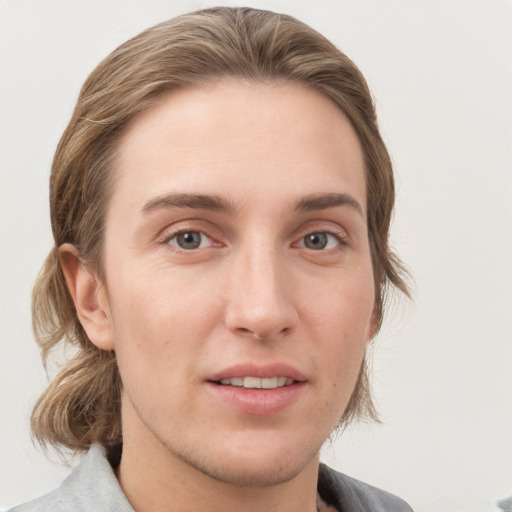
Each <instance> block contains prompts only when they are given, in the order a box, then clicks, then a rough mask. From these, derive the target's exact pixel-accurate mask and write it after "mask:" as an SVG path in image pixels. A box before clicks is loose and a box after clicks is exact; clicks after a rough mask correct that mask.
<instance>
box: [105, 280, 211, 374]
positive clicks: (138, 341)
mask: <svg viewBox="0 0 512 512" xmlns="http://www.w3.org/2000/svg"><path fill="white" fill-rule="evenodd" d="M114 277H115V279H112V281H111V290H110V292H109V296H110V304H111V315H112V328H113V336H114V340H115V347H116V348H115V349H116V353H117V356H118V363H119V366H120V371H121V375H122V376H123V374H125V375H124V376H123V377H125V379H124V380H126V379H127V378H129V376H130V375H132V374H134V375H136V377H137V378H142V377H143V376H144V374H146V375H148V378H150V379H151V380H152V381H158V380H159V379H164V377H165V379H169V378H171V375H175V374H177V373H179V372H180V370H183V372H185V370H186V368H187V367H188V366H190V365H192V363H193V361H194V360H195V356H196V355H197V354H198V353H199V352H200V350H201V347H202V344H203V342H204V339H205V338H206V336H207V334H208V332H210V331H211V329H212V325H214V324H215V322H216V319H217V317H218V311H217V309H216V306H215V297H213V296H212V293H211V292H210V293H208V291H207V290H205V289H204V288H205V283H204V282H202V283H201V282H191V281H190V280H188V279H187V278H186V277H184V278H180V277H179V274H178V275H176V273H174V275H173V274H172V273H171V272H169V271H167V272H163V271H162V272H157V271H155V272H153V273H151V274H149V273H147V272H146V273H142V272H140V271H138V272H137V271H135V272H128V271H126V270H124V271H123V272H117V273H116V274H115V275H114ZM199 297H204V298H203V299H202V300H198V298H199ZM208 297H209V299H208ZM171 368H172V369H173V372H174V373H173V372H170V371H169V369H171Z"/></svg>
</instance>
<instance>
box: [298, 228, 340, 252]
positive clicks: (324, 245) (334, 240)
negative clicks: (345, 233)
mask: <svg viewBox="0 0 512 512" xmlns="http://www.w3.org/2000/svg"><path fill="white" fill-rule="evenodd" d="M302 240H303V241H302V244H303V245H304V247H307V248H308V249H312V250H314V251H321V250H322V249H331V248H333V247H336V246H337V245H339V243H340V241H339V239H338V237H337V236H335V235H332V234H331V233H324V232H322V231H316V232H313V233H308V234H307V235H306V236H305V237H304V238H303V239H302ZM302 244H301V245H302Z"/></svg>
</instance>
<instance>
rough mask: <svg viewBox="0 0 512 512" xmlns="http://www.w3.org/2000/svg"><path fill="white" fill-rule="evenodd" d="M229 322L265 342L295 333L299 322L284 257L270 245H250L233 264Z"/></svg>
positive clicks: (263, 243)
mask: <svg viewBox="0 0 512 512" xmlns="http://www.w3.org/2000/svg"><path fill="white" fill-rule="evenodd" d="M231 270H232V271H231V272H230V286H229V297H228V305H227V312H226V323H227V325H228V327H229V328H230V329H231V330H234V331H236V332H237V333H239V334H240V333H245V334H250V335H252V336H255V337H256V338H260V339H265V338H271V337H275V336H277V335H279V334H282V333H285V332H289V331H291V330H292V329H293V328H294V326H295V323H296V320H297V312H296V310H295V307H294V303H293V297H292V296H291V294H290V283H289V281H288V280H287V275H286V274H287V272H286V268H285V265H284V262H283V260H282V257H281V255H280V254H279V252H278V251H277V250H276V249H275V247H273V246H272V244H270V243H268V242H261V241H260V242H259V243H252V244H248V246H247V247H245V248H244V249H242V250H240V252H239V253H238V254H237V255H236V256H235V257H234V260H233V261H232V269H231Z"/></svg>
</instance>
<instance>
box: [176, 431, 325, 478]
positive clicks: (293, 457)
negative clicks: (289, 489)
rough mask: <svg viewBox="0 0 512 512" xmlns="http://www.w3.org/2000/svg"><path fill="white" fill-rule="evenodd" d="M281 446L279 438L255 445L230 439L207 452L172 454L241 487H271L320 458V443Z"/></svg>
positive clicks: (186, 462) (192, 450)
mask: <svg viewBox="0 0 512 512" xmlns="http://www.w3.org/2000/svg"><path fill="white" fill-rule="evenodd" d="M279 446H280V444H279V442H278V441H277V440H276V441H275V443H269V442H268V440H267V442H266V443H260V444H258V445H253V446H244V445H243V444H242V445H238V446H237V445H236V444H235V443H231V444H230V445H229V446H223V447H222V448H221V449H220V451H219V449H217V450H215V449H210V450H208V452H207V453H206V450H204V451H203V450H202V451H201V452H199V451H198V450H197V448H196V449H191V450H187V451H181V453H176V452H175V451H174V453H173V454H174V456H177V457H178V458H179V459H181V461H182V462H184V463H185V464H187V465H188V466H189V467H191V468H193V469H195V470H197V471H199V472H201V473H202V474H204V475H207V476H209V477H210V478H213V479H214V480H217V481H219V482H223V483H225V484H228V485H234V486H238V487H268V486H274V485H279V484H283V483H285V482H288V481H290V480H292V479H293V478H294V477H296V476H297V475H298V474H299V473H300V472H301V471H302V470H303V469H304V468H305V467H306V466H307V465H308V464H310V463H311V462H312V461H313V460H315V461H317V458H318V456H319V450H320V446H321V444H320V445H319V446H318V447H316V446H315V447H314V448H312V447H309V449H305V448H304V447H292V446H286V447H285V446H283V445H282V443H281V446H280V448H279ZM167 448H168V449H169V450H170V451H173V450H172V448H171V447H169V446H168V447H167ZM210 448H211V447H210Z"/></svg>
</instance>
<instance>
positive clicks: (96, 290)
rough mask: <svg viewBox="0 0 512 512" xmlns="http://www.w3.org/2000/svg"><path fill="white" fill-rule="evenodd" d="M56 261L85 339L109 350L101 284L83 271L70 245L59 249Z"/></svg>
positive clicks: (105, 302) (107, 318)
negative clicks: (86, 337) (59, 266)
mask: <svg viewBox="0 0 512 512" xmlns="http://www.w3.org/2000/svg"><path fill="white" fill-rule="evenodd" d="M59 261H60V265H61V267H62V271H63V272H64V277H65V278H66V283H67V285H68V290H69V293H70V294H71V297H72V298H73V302H74V303H75V308H76V312H77V315H78V319H79V320H80V323H81V324H82V327H83V328H84V329H85V332H86V333H87V336H88V337H89V339H90V340H91V341H92V342H93V343H94V344H95V345H96V346H97V347H99V348H101V349H103V350H113V349H114V340H113V336H112V320H111V316H110V310H109V306H108V300H107V293H106V289H105V287H104V285H103V283H101V281H100V279H99V278H98V276H97V275H96V274H93V273H91V272H90V271H89V270H88V269H87V268H86V267H85V265H84V264H83V263H82V261H81V259H80V253H79V252H78V249H77V248H76V247H75V246H74V245H71V244H63V245H61V246H60V247H59Z"/></svg>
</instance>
